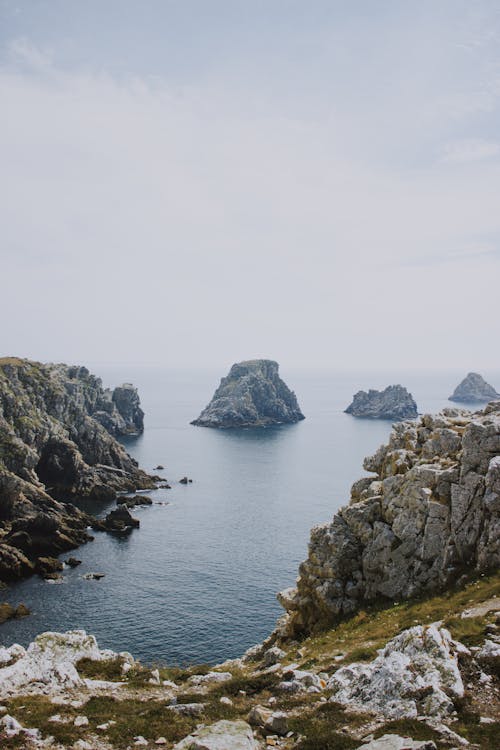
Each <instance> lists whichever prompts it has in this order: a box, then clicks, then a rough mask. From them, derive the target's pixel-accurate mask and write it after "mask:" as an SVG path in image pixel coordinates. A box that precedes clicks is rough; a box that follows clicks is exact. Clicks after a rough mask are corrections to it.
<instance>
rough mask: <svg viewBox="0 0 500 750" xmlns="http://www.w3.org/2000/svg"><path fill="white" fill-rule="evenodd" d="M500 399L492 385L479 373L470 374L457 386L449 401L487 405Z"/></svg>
mask: <svg viewBox="0 0 500 750" xmlns="http://www.w3.org/2000/svg"><path fill="white" fill-rule="evenodd" d="M497 398H500V394H499V393H497V392H496V391H495V389H494V388H493V386H492V385H490V384H489V383H487V382H486V380H485V379H484V378H483V377H482V376H481V375H479V373H477V372H469V374H468V375H467V376H466V377H465V378H464V379H463V380H462V382H461V383H460V384H459V385H457V387H456V388H455V390H454V391H453V393H452V395H451V396H450V397H449V399H448V400H449V401H457V402H459V403H460V402H465V403H469V404H473V403H486V402H487V401H494V400H495V399H497Z"/></svg>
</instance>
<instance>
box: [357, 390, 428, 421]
mask: <svg viewBox="0 0 500 750" xmlns="http://www.w3.org/2000/svg"><path fill="white" fill-rule="evenodd" d="M345 411H346V414H352V415H353V416H354V417H366V418H369V419H393V420H399V419H413V418H414V417H416V416H417V405H416V403H415V401H414V400H413V396H412V395H411V393H408V391H407V390H406V388H403V386H402V385H390V386H388V387H387V388H386V389H385V390H384V391H374V390H372V389H370V390H369V391H368V392H366V391H358V392H357V393H356V394H355V395H354V397H353V401H352V404H350V405H349V406H348V407H347V409H346V410H345Z"/></svg>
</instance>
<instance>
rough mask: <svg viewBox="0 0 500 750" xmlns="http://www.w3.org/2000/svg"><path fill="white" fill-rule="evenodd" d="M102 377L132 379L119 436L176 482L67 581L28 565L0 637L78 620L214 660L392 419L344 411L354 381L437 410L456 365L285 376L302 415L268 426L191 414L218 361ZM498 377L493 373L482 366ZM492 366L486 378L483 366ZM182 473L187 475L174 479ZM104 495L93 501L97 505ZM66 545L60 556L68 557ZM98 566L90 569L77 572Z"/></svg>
mask: <svg viewBox="0 0 500 750" xmlns="http://www.w3.org/2000/svg"><path fill="white" fill-rule="evenodd" d="M93 369H94V371H95V372H96V373H97V374H99V375H101V376H102V377H103V380H104V382H105V384H107V385H116V384H118V383H121V382H123V381H124V380H125V381H132V382H134V383H135V384H136V385H137V386H138V387H139V390H140V395H141V399H142V405H143V408H144V410H145V412H146V430H145V433H144V435H143V436H142V437H141V438H139V439H137V440H136V441H135V442H132V443H129V444H128V445H127V448H128V450H129V451H130V453H131V454H132V455H133V456H135V457H136V458H137V460H138V461H139V462H140V464H141V466H143V468H145V469H146V470H152V469H153V468H154V467H155V466H156V465H158V464H162V465H163V466H165V471H164V472H158V473H162V474H163V475H164V476H165V477H167V478H168V479H169V481H171V482H172V489H171V490H159V491H157V492H155V493H153V495H152V497H153V498H154V500H155V501H158V502H168V504H166V505H159V504H155V505H153V506H152V507H149V508H145V509H144V510H138V511H137V513H136V515H137V516H138V517H139V518H140V521H141V528H140V530H138V531H135V532H134V533H133V534H132V535H131V536H130V537H128V538H127V539H116V538H114V537H111V536H108V535H106V534H96V539H95V541H94V542H92V543H90V544H87V545H85V546H84V547H82V548H80V549H79V550H77V552H76V556H77V557H79V558H80V559H81V560H82V561H83V564H82V565H81V566H80V567H79V568H77V569H75V570H70V569H67V570H66V571H65V574H64V576H65V578H64V583H63V584H61V585H51V584H48V583H47V582H45V581H42V580H40V579H38V578H36V577H34V578H32V579H30V580H28V581H24V582H22V583H20V584H17V585H15V586H13V587H11V589H10V590H9V591H8V592H5V593H2V599H5V600H8V601H11V602H13V603H18V602H20V601H23V602H24V603H25V604H27V605H28V606H29V607H30V608H31V609H32V611H33V614H32V616H31V617H28V618H25V619H23V620H20V621H11V622H9V623H6V624H4V625H2V626H1V627H0V642H3V643H4V644H8V643H11V642H13V641H17V642H20V643H23V644H26V643H28V642H29V641H30V640H31V639H32V638H33V636H34V635H36V634H37V633H39V632H42V631H44V630H48V629H50V630H67V629H70V628H76V627H78V628H84V629H85V630H87V631H89V632H91V633H94V634H95V635H96V636H97V638H98V640H99V643H100V645H101V646H103V647H109V648H113V649H115V650H128V651H131V652H132V653H133V654H134V656H135V657H137V658H140V659H142V660H143V661H145V662H152V661H162V662H169V663H182V664H185V663H188V662H216V661H220V660H222V659H225V658H229V657H234V656H237V655H240V654H241V653H242V652H243V651H244V650H245V649H246V648H248V647H249V646H251V645H253V644H254V643H256V642H258V641H260V640H262V639H263V638H265V637H266V636H267V635H268V634H269V632H270V631H271V630H272V628H273V626H274V623H275V621H276V619H277V617H278V616H279V615H280V614H281V609H280V607H279V605H278V604H277V602H276V599H275V593H276V592H277V591H278V590H280V589H282V588H285V587H287V586H290V585H293V583H294V580H295V578H296V575H297V569H298V565H299V563H300V561H301V560H303V559H304V557H305V556H306V553H307V543H308V538H309V530H310V528H311V526H313V525H314V524H318V523H323V522H325V521H328V520H329V519H330V518H331V516H332V515H333V513H334V512H335V511H336V510H337V509H338V508H339V507H340V506H341V505H343V504H344V503H345V502H346V501H347V500H348V497H349V487H350V485H351V484H352V482H353V481H354V480H355V479H357V478H358V477H359V476H361V475H362V474H363V472H362V469H361V462H362V459H363V457H364V456H365V455H367V454H370V453H372V452H373V451H374V450H375V449H376V448H377V447H378V445H379V444H380V443H382V442H384V441H385V440H386V438H387V436H388V434H389V431H390V424H389V423H387V422H381V421H369V420H358V419H355V418H353V417H350V416H349V415H347V414H344V413H343V409H344V408H345V407H346V406H347V405H348V404H349V403H350V400H351V397H352V394H353V393H354V392H355V391H356V390H358V389H359V388H365V389H366V388H368V387H374V388H381V387H385V386H386V385H388V384H390V383H395V382H401V383H403V384H404V385H406V386H407V387H408V388H409V389H410V390H411V391H412V393H413V395H414V397H415V399H416V401H417V404H418V406H419V410H420V411H421V412H424V411H433V412H434V411H438V410H439V409H440V408H442V407H443V406H446V405H450V404H449V402H447V396H448V395H449V394H450V393H451V392H452V390H453V388H454V387H455V385H456V384H457V383H458V382H459V380H460V379H461V378H462V377H463V374H465V373H451V374H440V375H432V376H430V375H417V376H415V375H412V376H409V375H401V374H400V375H397V374H394V373H392V374H390V375H381V374H376V375H371V376H370V375H367V374H363V375H360V374H350V375H349V374H338V373H337V374H324V373H323V374H317V375H312V374H307V375H306V374H304V373H294V372H287V371H286V370H284V371H283V372H282V375H283V377H284V379H285V380H286V381H287V383H288V384H289V385H290V387H292V388H293V389H294V390H295V391H296V393H297V396H298V399H299V403H300V405H301V407H302V409H303V412H304V414H305V415H306V420H305V421H303V422H300V423H299V424H297V425H291V426H286V427H280V428H272V429H264V430H241V431H223V432H219V431H216V430H210V429H206V428H202V427H192V426H190V425H189V421H190V420H191V419H193V418H195V417H197V416H198V414H199V412H200V411H201V409H202V408H203V407H204V406H205V405H206V404H207V403H208V401H209V400H210V398H211V395H212V393H213V391H214V389H215V387H216V385H217V384H218V381H219V378H220V374H221V373H210V372H205V373H199V372H198V373H192V372H191V373H186V372H185V373H181V372H171V371H162V370H159V369H147V368H113V369H111V368H106V367H100V368H97V367H94V368H93ZM485 376H486V377H487V379H490V378H491V380H490V382H492V383H493V384H494V385H497V387H498V386H500V376H497V377H495V375H494V374H492V373H485ZM488 376H489V377H488ZM185 474H187V475H188V476H190V477H192V478H193V480H194V481H193V484H191V485H188V486H183V485H180V484H179V483H178V480H179V479H180V478H181V477H182V476H184V475H185ZM106 509H107V508H106V506H103V507H101V508H100V510H101V511H102V512H104V511H106ZM63 557H64V556H63ZM87 571H102V572H104V573H105V574H106V577H105V578H104V579H102V580H101V581H99V582H96V581H85V580H82V578H81V576H82V574H83V573H85V572H87Z"/></svg>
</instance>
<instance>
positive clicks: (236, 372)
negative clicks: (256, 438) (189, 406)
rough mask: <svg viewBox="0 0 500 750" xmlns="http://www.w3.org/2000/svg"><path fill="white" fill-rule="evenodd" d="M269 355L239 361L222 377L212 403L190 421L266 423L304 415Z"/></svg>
mask: <svg viewBox="0 0 500 750" xmlns="http://www.w3.org/2000/svg"><path fill="white" fill-rule="evenodd" d="M278 368H279V365H278V363H277V362H273V361H272V360H269V359H255V360H249V361H248V362H239V363H238V364H235V365H233V366H232V367H231V370H230V372H229V375H228V376H227V377H225V378H222V380H221V383H220V386H219V387H218V388H217V390H216V391H215V394H214V397H213V398H212V400H211V402H210V403H209V405H208V406H207V407H206V408H205V409H204V410H203V411H202V413H201V414H200V416H199V417H198V419H195V420H194V421H193V422H191V424H194V425H198V426H201V427H219V428H230V427H265V426H267V425H273V424H289V423H293V422H299V421H300V420H301V419H304V415H303V414H302V412H301V410H300V408H299V405H298V403H297V398H296V396H295V393H293V391H291V390H290V389H289V388H288V386H287V385H286V384H285V383H284V382H283V380H281V378H280V376H279V374H278Z"/></svg>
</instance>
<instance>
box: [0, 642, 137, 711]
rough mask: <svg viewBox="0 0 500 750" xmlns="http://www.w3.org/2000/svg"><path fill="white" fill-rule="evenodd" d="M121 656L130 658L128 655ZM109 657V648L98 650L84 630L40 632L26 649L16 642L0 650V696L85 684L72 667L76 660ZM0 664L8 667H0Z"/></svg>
mask: <svg viewBox="0 0 500 750" xmlns="http://www.w3.org/2000/svg"><path fill="white" fill-rule="evenodd" d="M4 652H5V653H4ZM124 656H126V657H127V658H128V659H129V660H131V657H130V655H129V654H127V655H124ZM113 657H116V654H115V653H114V652H113V651H109V650H104V651H101V650H100V649H99V647H98V645H97V641H96V639H95V638H94V636H93V635H87V633H86V632H85V631H84V630H70V631H68V632H67V633H42V634H41V635H39V636H37V637H36V638H35V640H34V641H33V642H32V643H31V644H30V645H29V646H28V648H27V649H24V648H23V647H22V646H19V645H17V644H14V645H13V646H11V647H10V648H7V649H1V653H0V697H2V698H5V697H8V696H9V695H18V694H23V693H53V692H57V691H58V690H61V689H67V688H72V687H77V686H81V685H83V684H85V683H84V680H83V679H82V678H81V677H80V675H79V674H78V672H77V669H76V666H75V665H76V663H77V662H78V661H79V660H80V659H83V658H88V659H93V660H95V661H99V660H101V659H110V658H113ZM11 661H13V663H10V662H11ZM2 663H4V664H5V663H7V665H8V666H4V667H2V666H1V664H2Z"/></svg>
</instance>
